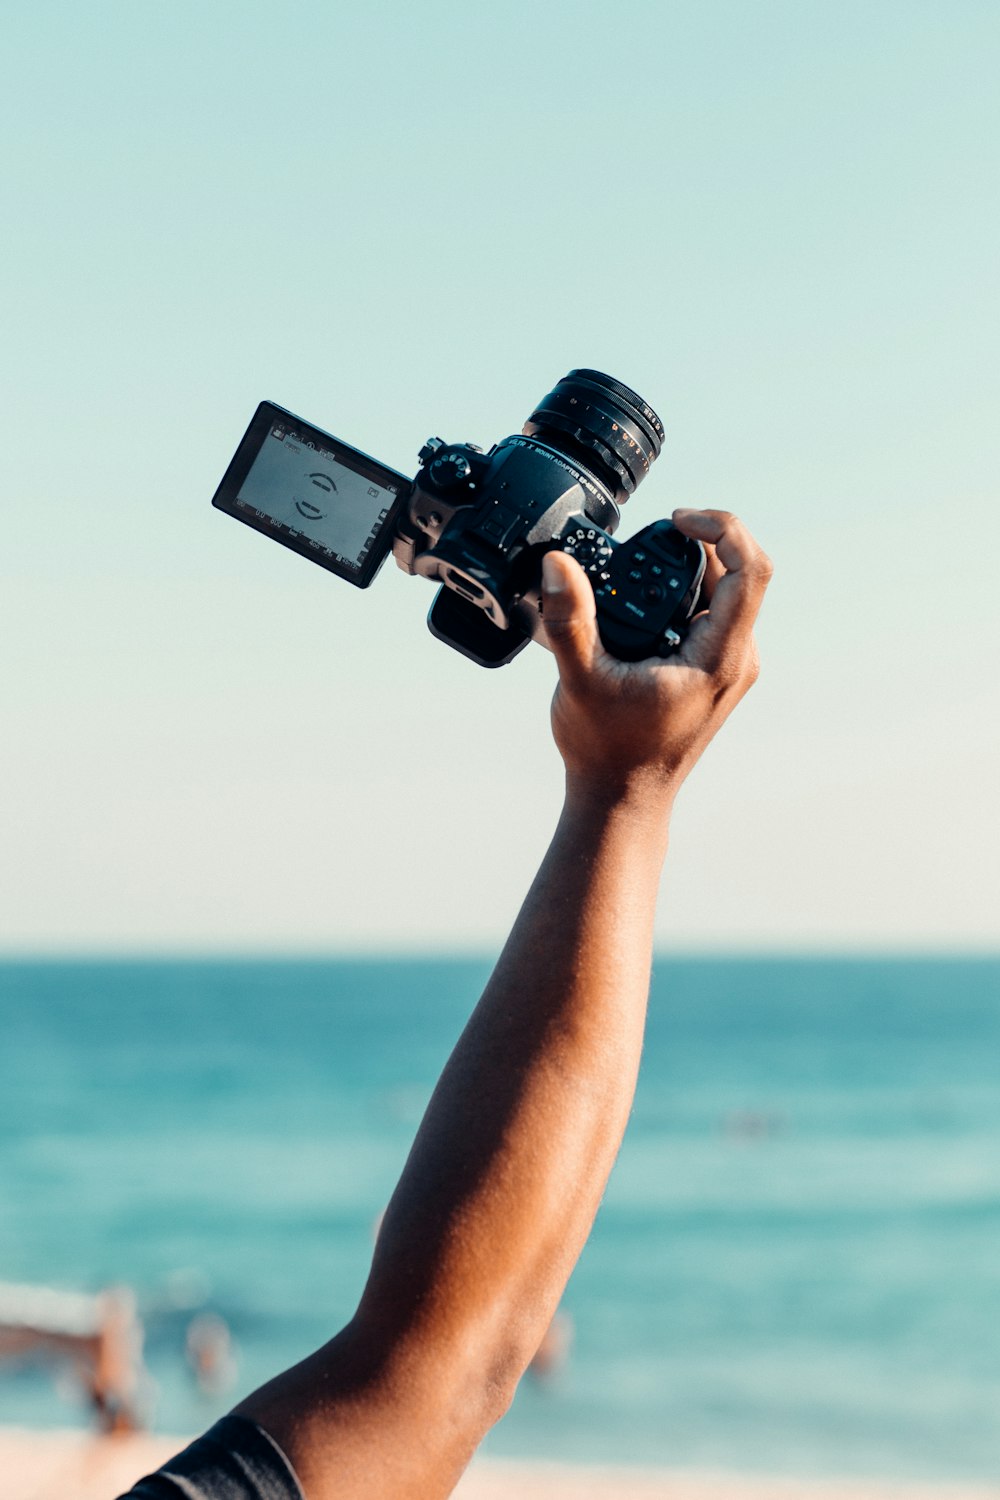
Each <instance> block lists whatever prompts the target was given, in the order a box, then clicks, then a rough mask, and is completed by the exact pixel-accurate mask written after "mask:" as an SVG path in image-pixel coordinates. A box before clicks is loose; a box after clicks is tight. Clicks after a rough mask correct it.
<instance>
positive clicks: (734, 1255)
mask: <svg viewBox="0 0 1000 1500" xmlns="http://www.w3.org/2000/svg"><path fill="white" fill-rule="evenodd" d="M488 967H489V966H488V964H487V963H486V962H474V961H469V960H461V961H459V960H454V961H438V960H434V961H431V960H413V961H393V962H362V961H329V962H255V963H251V962H245V963H239V962H221V961H220V962H176V963H175V962H165V963H159V962H157V963H153V962H150V963H123V962H107V963H105V962H91V963H7V964H2V965H0V1280H8V1281H19V1280H20V1281H35V1282H43V1283H48V1284H52V1285H58V1286H65V1287H71V1288H96V1287H99V1286H102V1285H105V1284H107V1283H109V1282H112V1281H126V1282H128V1283H130V1284H131V1285H133V1286H134V1287H135V1288H136V1289H137V1291H138V1294H139V1297H140V1302H141V1308H142V1312H143V1316H144V1319H145V1323H146V1332H147V1358H148V1363H149V1367H150V1370H151V1372H152V1375H153V1377H154V1378H155V1382H156V1386H157V1391H158V1396H157V1408H156V1423H157V1426H159V1427H160V1428H162V1429H164V1430H169V1431H175V1432H176V1431H189V1430H194V1429H196V1428H198V1427H201V1426H203V1425H204V1424H205V1423H207V1422H208V1421H210V1420H212V1419H213V1418H214V1417H215V1415H217V1414H218V1412H219V1411H221V1410H222V1409H224V1408H225V1407H226V1406H228V1405H229V1404H231V1401H232V1400H233V1399H234V1398H235V1395H236V1394H238V1393H239V1392H240V1391H243V1390H247V1389H250V1388H251V1387H252V1386H253V1385H255V1384H257V1383H258V1382H259V1381H261V1380H262V1379H264V1378H266V1377H267V1376H268V1375H270V1374H272V1373H273V1372H274V1371H275V1370H277V1369H278V1368H279V1367H281V1366H283V1365H285V1364H288V1363H290V1362H291V1361H293V1360H295V1359H296V1358H298V1357H299V1356H301V1355H302V1354H304V1353H305V1352H306V1351H308V1350H309V1349H310V1348H312V1347H314V1346H315V1345H316V1344H317V1343H318V1342H321V1341H322V1340H324V1339H325V1338H326V1337H327V1336H328V1335H329V1334H330V1332H331V1331H333V1330H334V1329H335V1328H336V1327H338V1326H339V1324H340V1323H341V1322H342V1321H343V1320H345V1319H346V1318H347V1317H348V1316H349V1315H350V1313H351V1312H352V1311H353V1307H354V1304H355V1301H356V1298H357V1296H358V1294H359V1291H360V1289H361V1286H362V1284H363V1281H364V1277H365V1273H366V1269H367V1263H368V1258H369V1254H370V1248H371V1235H372V1225H373V1221H374V1220H375V1218H376V1216H377V1214H378V1213H379V1211H380V1209H381V1208H382V1207H383V1205H384V1204H385V1202H386V1200H387V1198H388V1196H389V1193H390V1191H391V1189H392V1187H393V1184H394V1182H395V1179H396V1177H397V1175H398V1173H399V1170H400V1168H401V1166H402V1163H403V1161H404V1159H405V1156H406V1152H407V1149H408V1146H409V1143H410V1140H411V1138H412V1134H413V1131H414V1128H415V1126H416V1124H417V1122H418V1120H419V1116H420V1113H421V1110H422V1108H423V1105H424V1103H425V1102H426V1099H427V1097H428V1095H429V1092H430V1089H431V1087H432V1085H433V1083H434V1080H435V1078H436V1075H437V1073H438V1071H439V1069H440V1067H441V1065H442V1063H443V1061H444V1059H445V1057H446V1055H447V1053H448V1051H449V1049H450V1047H451V1045H452V1043H453V1041H454V1039H455V1037H456V1035H457V1033H458V1030H459V1028H460V1026H461V1024H462V1021H463V1019H464V1017H465V1015H466V1013H467V1011H468V1008H469V1007H470V1005H471V1003H472V1002H473V1001H474V999H475V997H476V996H477V994H478V992H479V989H480V988H481V986H482V984H483V982H484V980H485V978H486V976H487V973H488ZM998 1058H1000V961H997V960H986V959H983V960H945V959H941V960H934V961H931V960H919V961H918V960H910V961H890V960H884V961H868V960H830V961H819V960H804V959H803V960H793V959H785V960H773V959H752V960H736V959H733V960H726V961H707V960H680V959H675V958H670V959H666V958H664V959H661V960H659V961H658V962H657V964H656V966H655V972H654V979H653V989H652V999H651V1009H650V1022H649V1031H648V1039H647V1045H646V1050H645V1055H644V1061H643V1069H642V1076H641V1079H640V1085H639V1090H638V1095H637V1098H636V1104H635V1110H634V1114H633V1118H632V1121H631V1124H630V1126H629V1131H628V1135H627V1137H626V1142H625V1145H624V1147H623V1149H622V1153H621V1157H620V1159H619V1162H618V1165H617V1167H616V1170H615V1173H614V1175H613V1177H612V1181H611V1184H610V1187H609V1189H608V1193H607V1196H606V1199H605V1202H604V1205H603V1207H602V1209H601V1212H600V1215H599V1217H598V1221H597V1224H596V1227H595V1229H594V1233H593V1235H592V1237H591V1240H590V1243H589V1245H588V1247H587V1249H586V1251H585V1252H584V1255H583V1258H582V1260H581V1262H580V1265H579V1267H578V1268H577V1271H576V1273H575V1275H574V1277H573V1280H572V1282H571V1283H570V1286H569V1289H568V1290H567V1294H566V1298H565V1302H564V1307H565V1308H566V1310H567V1311H568V1312H569V1314H570V1315H571V1317H572V1320H573V1324H574V1327H575V1338H574V1342H573V1347H572V1351H571V1355H570V1358H569V1362H568V1364H567V1366H566V1367H565V1369H564V1370H563V1371H562V1373H561V1374H559V1375H558V1376H557V1377H556V1378H554V1379H553V1380H551V1381H550V1382H548V1383H546V1384H538V1383H535V1382H532V1381H526V1382H525V1383H524V1384H523V1386H522V1389H521V1391H520V1393H519V1395H518V1398H517V1400H516V1402H515V1405H514V1408H513V1410H512V1411H511V1413H510V1415H509V1416H508V1417H507V1419H506V1420H505V1421H504V1422H503V1423H502V1424H501V1426H500V1427H499V1428H498V1429H497V1431H496V1432H495V1433H494V1434H493V1435H492V1436H491V1438H490V1439H489V1440H488V1446H489V1448H490V1449H491V1450H492V1451H493V1452H500V1453H508V1454H521V1455H532V1456H545V1457H550V1458H555V1459H559V1458H562V1459H573V1460H578V1461H583V1462H586V1461H610V1460H615V1461H625V1462H634V1463H667V1464H680V1465H690V1466H706V1467H716V1468H717V1467H724V1468H734V1469H744V1470H754V1469H756V1470H770V1471H790V1472H800V1473H814V1474H822V1473H844V1474H847V1473H858V1474H872V1475H898V1476H906V1475H912V1476H917V1477H925V1478H931V1477H963V1476H968V1477H979V1478H992V1479H996V1478H997V1477H998V1475H1000V1085H998ZM199 1306H205V1307H208V1308H210V1309H212V1310H215V1311H217V1312H219V1313H221V1314H222V1315H223V1316H224V1317H225V1319H226V1320H227V1322H228V1323H229V1325H230V1327H231V1328H232V1330H233V1333H234V1335H235V1338H236V1340H237V1342H238V1346H239V1356H240V1367H239V1379H238V1384H237V1386H236V1388H235V1391H234V1392H233V1393H232V1394H231V1395H230V1396H229V1397H228V1398H226V1399H220V1400H219V1401H217V1402H216V1403H215V1404H214V1405H213V1404H211V1403H206V1402H205V1401H204V1399H203V1398H201V1397H199V1396H198V1395H196V1393H195V1392H194V1390H193V1389H192V1385H191V1382H190V1381H189V1379H188V1377H187V1374H186V1367H185V1363H184V1358H183V1343H184V1332H185V1328H186V1326H187V1323H188V1321H189V1319H190V1318H191V1316H192V1313H193V1311H194V1310H195V1309H196V1308H197V1307H199ZM76 1401H77V1398H76V1397H75V1396H74V1393H73V1390H72V1387H71V1385H70V1384H69V1383H68V1382H65V1381H63V1382H58V1383H53V1381H52V1379H51V1376H50V1374H49V1373H47V1372H45V1371H43V1370H40V1369H37V1368H30V1367H29V1368H21V1369H19V1370H16V1371H12V1370H10V1369H9V1368H8V1369H7V1370H6V1371H3V1368H2V1367H0V1419H2V1420H5V1421H13V1422H21V1423H27V1424H34V1425H46V1424H52V1423H67V1422H74V1421H83V1420H84V1419H85V1413H84V1412H83V1410H82V1408H81V1407H80V1406H79V1405H78V1404H76Z"/></svg>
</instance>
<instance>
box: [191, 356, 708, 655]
mask: <svg viewBox="0 0 1000 1500" xmlns="http://www.w3.org/2000/svg"><path fill="white" fill-rule="evenodd" d="M662 440H663V426H662V423H661V422H660V419H659V417H658V416H657V415H656V413H655V412H654V411H653V409H652V408H651V407H650V406H647V404H646V403H645V402H644V401H643V400H642V398H641V397H640V396H637V395H636V393H635V392H634V391H632V390H630V389H629V388H628V386H624V385H621V384H620V383H619V382H618V381H616V380H612V379H611V377H610V376H607V375H603V374H601V373H600V372H599V371H596V370H586V369H582V370H573V371H571V372H570V374H569V375H567V376H565V377H564V379H562V380H560V381H559V383H558V384H557V385H556V387H555V388H554V390H553V391H551V392H550V393H549V395H548V396H546V397H545V399H544V400H543V401H542V402H541V403H540V404H539V405H538V406H537V407H536V408H535V410H534V411H533V412H532V414H531V416H530V417H529V418H528V421H527V422H526V423H525V425H524V428H523V430H522V432H521V433H520V434H519V435H514V436H511V437H508V438H505V439H503V441H502V442H500V443H497V444H495V445H494V446H493V447H492V448H491V449H490V450H489V451H488V452H486V453H484V452H483V450H482V449H481V448H478V447H476V446H475V444H471V443H465V444H446V443H444V442H442V440H441V439H440V438H431V439H429V440H428V442H427V443H426V444H425V445H424V447H423V448H422V449H421V450H420V455H419V458H420V468H419V470H418V472H417V475H416V477H415V478H414V479H413V480H408V479H407V478H406V476H405V475H403V474H400V473H398V472H397V471H396V470H393V469H389V468H387V467H386V466H385V465H384V464H380V463H378V461H377V460H375V459H372V458H370V457H368V455H366V454H363V453H360V452H358V450H357V449H354V448H350V447H349V446H348V445H347V444H345V443H343V442H342V441H341V440H340V439H339V438H334V437H332V436H331V435H330V434H328V433H324V432H321V431H320V430H319V429H318V428H314V427H311V426H310V425H309V424H308V423H304V422H302V421H301V419H300V418H297V417H294V416H293V415H292V414H291V413H290V412H286V411H283V410H282V409H281V408H280V407H276V406H274V405H272V404H271V403H270V402H262V403H261V405H260V407H258V410H257V413H256V415H255V417H254V419H253V421H252V422H251V424H250V428H249V429H248V431H247V433H246V435H245V437H244V439H243V442H242V443H241V445H240V448H239V449H238V450H237V453H236V455H235V456H234V458H233V460H232V462H231V463H230V466H229V469H228V470H227V472H226V475H225V477H224V479H223V481H222V484H221V485H220V486H219V489H218V491H217V492H216V495H215V498H214V500H213V504H214V505H216V506H217V507H218V508H219V509H221V510H224V511H226V512H227V513H228V514H230V515H233V516H235V517H237V519H239V520H242V521H244V522H245V523H246V524H247V525H250V526H253V527H254V528H255V529H257V530H258V531H262V532H264V533H265V534H267V535H269V536H271V537H273V538H274V539H275V540H277V541H279V542H281V543H283V545H285V546H287V547H290V548H292V549H293V550H294V551H297V552H299V553H301V554H302V555H304V556H306V557H310V558H311V559H312V560H313V561H315V562H318V563H319V564H320V565H321V566H323V567H326V568H328V569H329V570H330V571H331V572H334V573H336V574H338V576H340V577H342V578H346V579H347V580H348V581H349V582H352V583H354V584H356V585H357V586H358V587H361V588H365V587H367V586H368V584H369V583H371V582H372V580H373V579H374V577H375V574H376V573H377V571H378V569H379V567H380V566H381V564H382V562H383V561H384V559H385V557H386V555H387V554H388V552H389V551H390V549H391V550H392V551H393V552H394V554H395V557H396V561H397V563H398V564H399V566H400V567H401V568H402V569H403V570H404V571H405V572H407V573H415V574H419V575H421V576H423V577H426V578H431V579H435V580H437V581H438V582H440V583H441V584H442V585H443V587H442V588H441V589H440V590H439V592H438V595H437V598H436V599H435V601H434V604H433V606H432V607H431V611H430V615H429V617H428V625H429V626H430V629H431V631H432V633H433V634H434V635H435V636H437V637H438V638H439V639H441V640H443V641H445V642H446V643H447V644H448V645H450V646H452V647H454V648H455V649H456V650H458V651H460V652H462V653H463V655H465V656H468V657H470V658H471V659H472V660H473V661H475V662H477V663H478V664H479V665H481V666H487V667H493V666H502V665H503V664H504V663H506V662H509V661H510V660H512V658H513V657H514V656H516V655H517V653H518V652H519V651H520V650H522V648H523V647H524V646H525V645H527V643H528V641H529V640H531V639H532V638H533V637H541V636H542V634H543V632H542V624H541V617H540V584H541V562H542V557H543V556H544V554H545V553H546V552H547V551H550V550H551V549H553V548H556V547H558V548H561V549H562V550H563V551H565V552H568V553H570V554H571V555H573V556H575V557H576V559H577V561H578V562H579V563H580V564H581V566H583V567H584V569H585V570H586V571H587V573H588V574H589V576H590V579H591V582H592V583H593V586H594V593H595V596H596V600H597V620H598V627H599V629H600V633H601V637H602V639H603V641H604V644H605V646H606V648H607V649H608V650H609V651H610V652H612V653H613V654H614V655H615V656H618V657H620V658H621V659H623V660H627V661H637V660H640V659H642V658H644V657H647V656H656V655H659V656H665V655H669V654H670V652H671V651H673V650H675V649H676V648H677V646H678V645H679V644H680V642H681V640H682V639H683V636H684V633H685V631H686V628H687V625H688V623H689V621H690V619H691V618H692V616H693V615H694V613H695V612H696V610H697V607H698V598H699V593H700V589H701V582H702V576H703V574H704V567H705V557H704V551H703V549H702V547H701V546H700V544H699V543H698V542H693V541H691V540H689V539H688V538H686V537H684V536H683V535H682V534H681V533H680V532H679V531H677V530H676V528H675V527H673V526H672V525H671V524H670V523H669V522H668V521H657V522H654V523H653V525H651V526H647V527H646V528H645V529H644V530H643V531H642V532H640V533H639V534H638V535H637V536H634V537H632V538H631V540H630V541H628V542H626V543H617V542H615V541H613V539H612V533H613V532H614V531H615V529H616V528H617V526H618V522H619V520H620V518H621V510H620V506H621V505H622V504H624V503H625V501H626V500H627V499H628V497H629V495H631V494H632V493H633V491H634V490H635V488H636V486H637V485H638V484H639V483H640V482H641V480H642V479H643V477H644V476H645V475H646V474H647V473H648V472H649V467H650V464H651V463H652V462H653V460H654V459H655V458H656V457H657V455H658V454H659V452H660V448H661V446H662Z"/></svg>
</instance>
